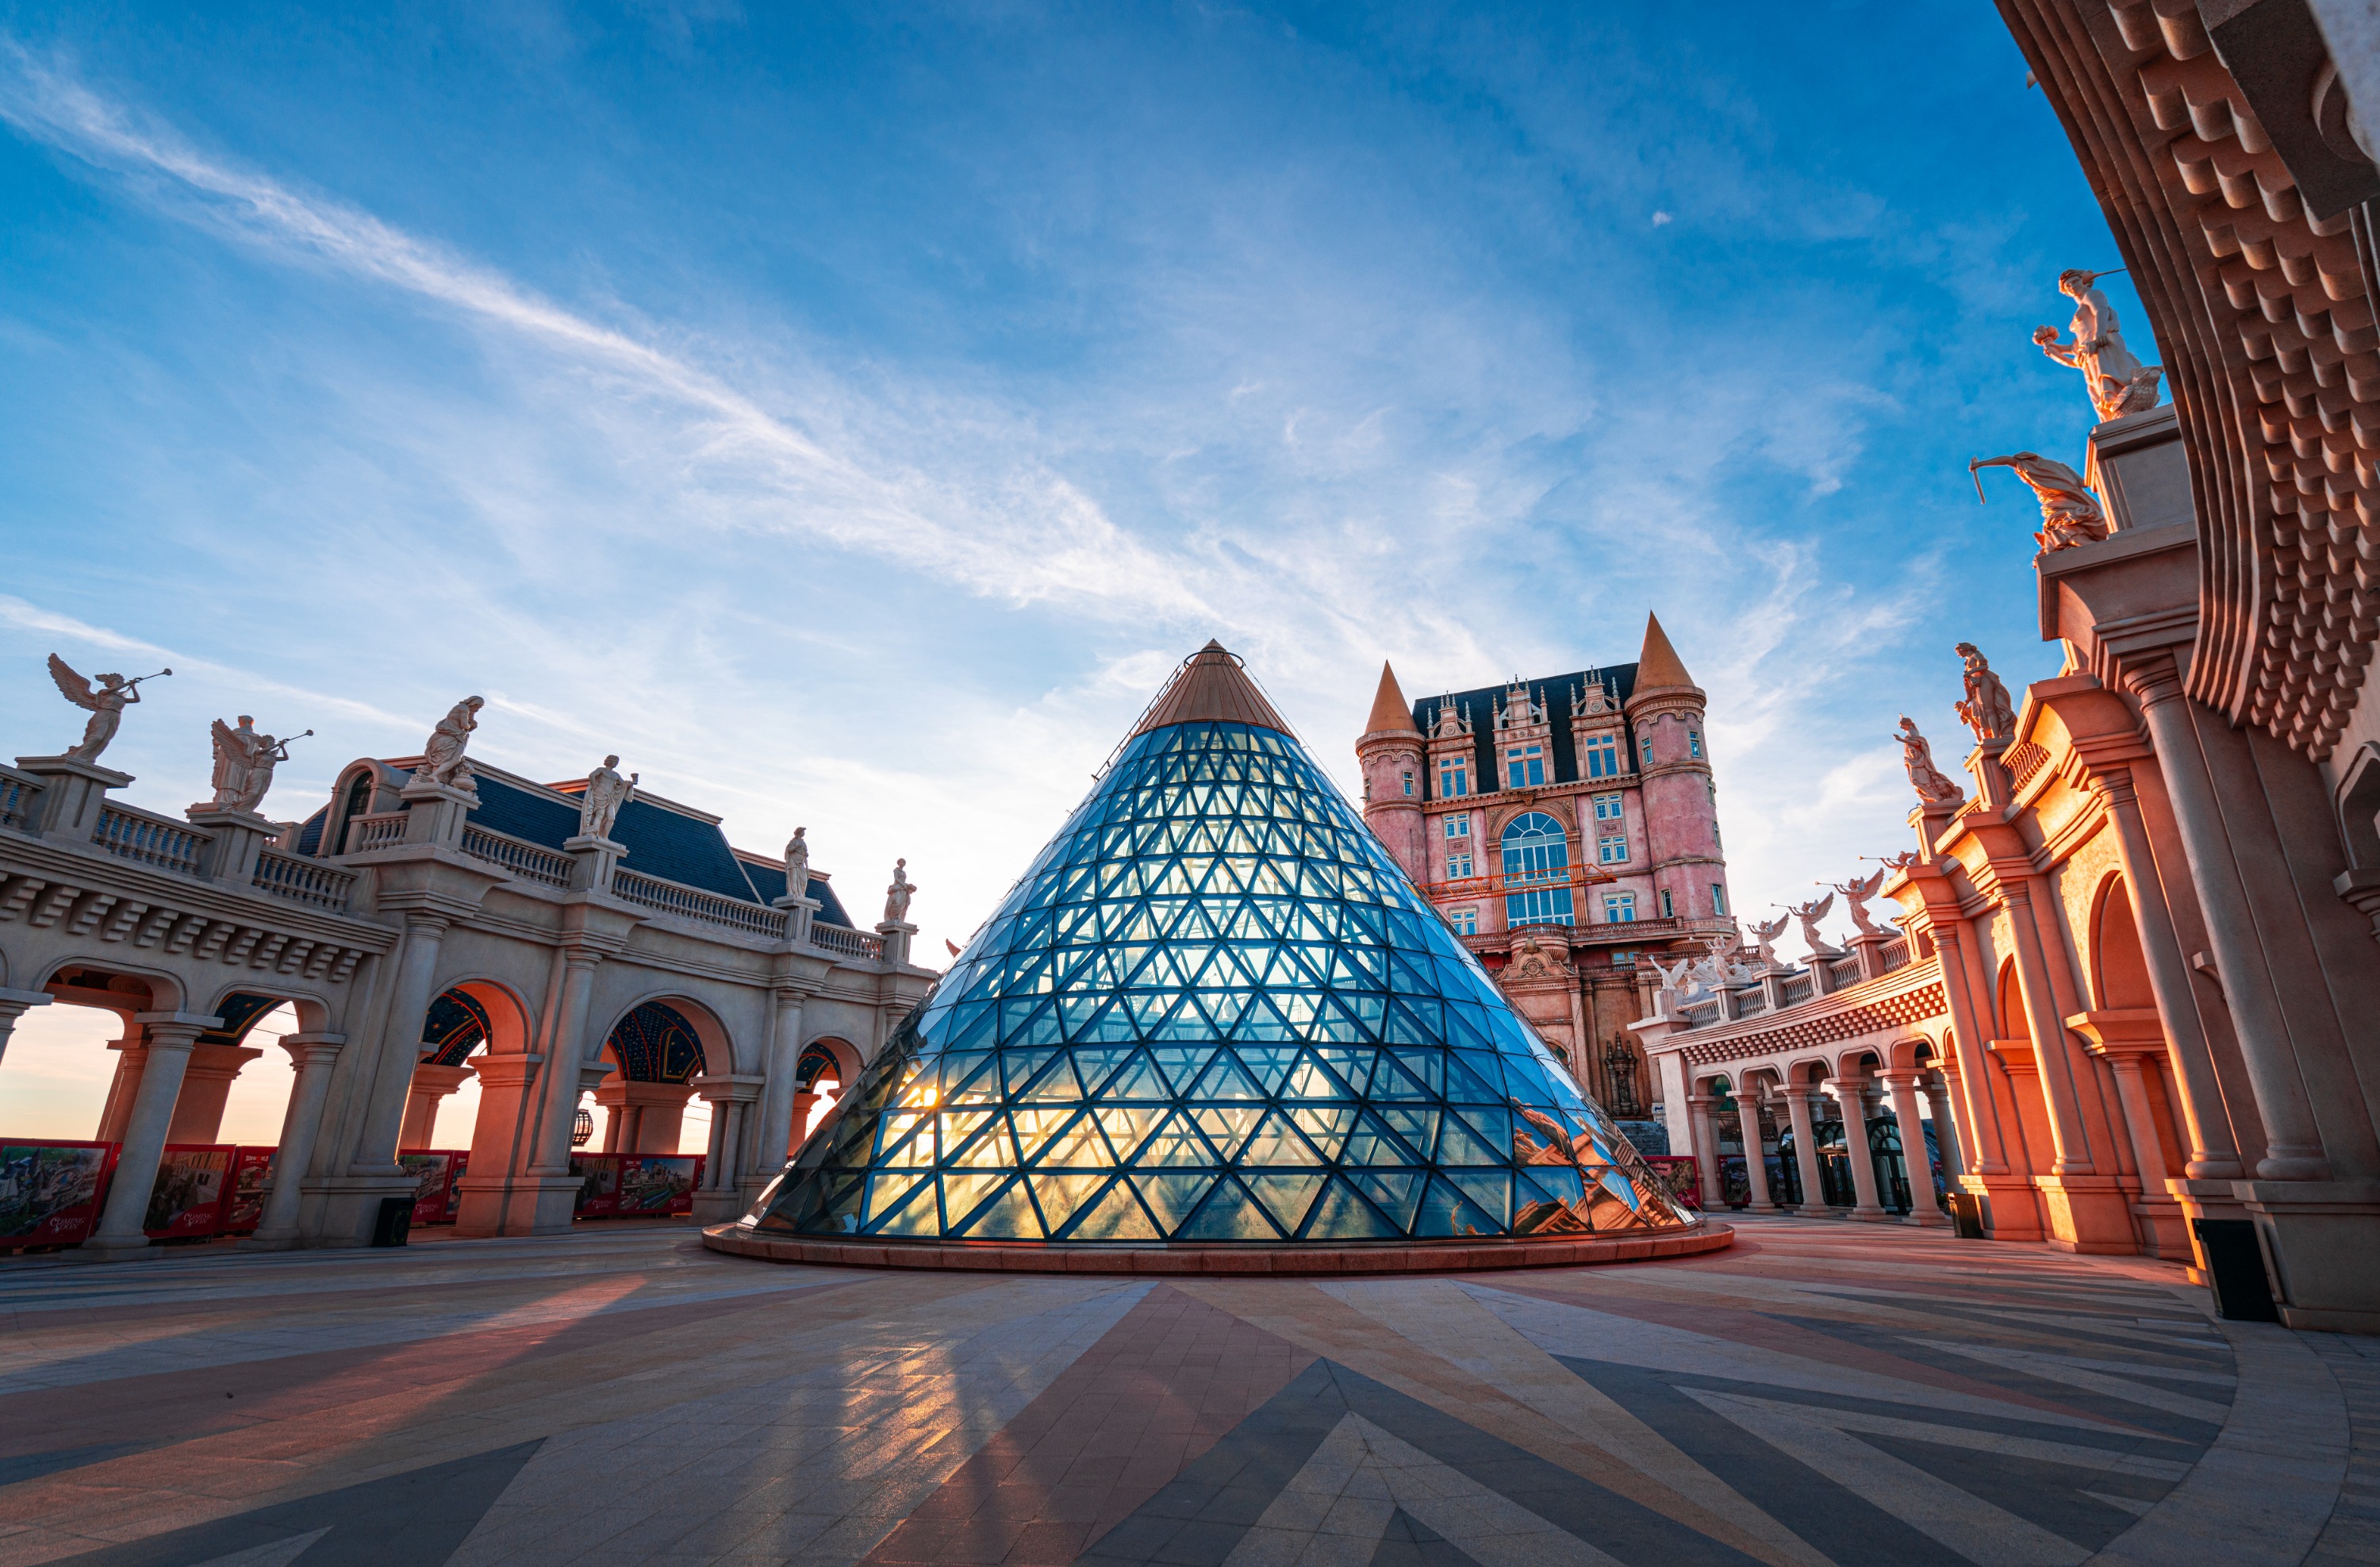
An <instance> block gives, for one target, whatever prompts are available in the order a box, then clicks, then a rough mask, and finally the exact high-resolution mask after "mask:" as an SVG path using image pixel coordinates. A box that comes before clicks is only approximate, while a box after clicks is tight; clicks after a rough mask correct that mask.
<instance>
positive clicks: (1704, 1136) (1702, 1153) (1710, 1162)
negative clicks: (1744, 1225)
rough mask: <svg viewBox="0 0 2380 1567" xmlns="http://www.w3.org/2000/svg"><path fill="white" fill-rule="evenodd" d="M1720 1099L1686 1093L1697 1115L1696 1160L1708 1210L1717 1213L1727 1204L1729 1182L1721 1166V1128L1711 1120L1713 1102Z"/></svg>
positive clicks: (1704, 1208) (1687, 1099)
mask: <svg viewBox="0 0 2380 1567" xmlns="http://www.w3.org/2000/svg"><path fill="white" fill-rule="evenodd" d="M1717 1103H1718V1100H1717V1099H1714V1098H1712V1097H1711V1096H1710V1095H1708V1094H1689V1095H1687V1096H1686V1107H1687V1109H1688V1110H1689V1111H1692V1112H1693V1115H1694V1160H1695V1163H1696V1166H1697V1168H1698V1170H1699V1172H1700V1173H1701V1177H1702V1187H1703V1211H1704V1212H1705V1213H1716V1212H1718V1210H1719V1209H1722V1208H1725V1207H1726V1206H1727V1183H1726V1182H1725V1181H1724V1180H1722V1179H1721V1178H1720V1175H1719V1169H1718V1128H1717V1127H1715V1126H1713V1125H1712V1124H1711V1106H1712V1105H1714V1104H1717Z"/></svg>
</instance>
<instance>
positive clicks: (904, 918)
mask: <svg viewBox="0 0 2380 1567" xmlns="http://www.w3.org/2000/svg"><path fill="white" fill-rule="evenodd" d="M916 891H917V883H916V882H914V881H910V880H909V862H908V861H907V860H905V859H896V860H894V861H893V862H892V885H891V886H890V887H887V888H885V889H884V921H885V923H886V924H888V925H906V924H908V923H909V894H910V893H914V892H916Z"/></svg>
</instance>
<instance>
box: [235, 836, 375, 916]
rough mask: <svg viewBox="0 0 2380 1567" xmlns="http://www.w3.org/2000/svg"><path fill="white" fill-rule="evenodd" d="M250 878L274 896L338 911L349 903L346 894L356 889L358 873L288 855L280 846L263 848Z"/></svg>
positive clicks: (258, 886) (314, 860) (261, 889)
mask: <svg viewBox="0 0 2380 1567" xmlns="http://www.w3.org/2000/svg"><path fill="white" fill-rule="evenodd" d="M251 881H253V882H254V883H255V885H256V886H257V888H258V889H259V890H260V891H262V892H267V893H272V894H273V896H275V897H278V898H288V899H291V900H293V901H294V902H297V903H301V904H311V905H314V906H315V907H316V908H322V909H328V910H330V911H331V912H333V913H334V914H335V913H338V912H340V911H342V910H344V909H346V906H347V896H348V894H349V893H351V892H353V891H354V889H355V884H356V872H354V871H352V870H343V869H340V868H339V867H337V866H335V865H325V864H323V863H322V861H321V860H316V859H307V858H305V857H304V856H299V855H285V854H283V853H282V852H281V851H280V850H278V849H263V850H261V851H259V852H258V854H257V856H256V874H255V876H254V877H252V878H251Z"/></svg>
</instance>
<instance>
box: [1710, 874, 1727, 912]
mask: <svg viewBox="0 0 2380 1567" xmlns="http://www.w3.org/2000/svg"><path fill="white" fill-rule="evenodd" d="M1711 913H1713V914H1714V915H1717V916H1718V917H1719V918H1721V919H1725V918H1726V917H1727V889H1726V887H1724V886H1722V885H1721V884H1719V883H1718V882H1717V881H1714V882H1712V883H1711Z"/></svg>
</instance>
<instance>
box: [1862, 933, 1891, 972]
mask: <svg viewBox="0 0 2380 1567" xmlns="http://www.w3.org/2000/svg"><path fill="white" fill-rule="evenodd" d="M1891 940H1892V938H1891V937H1890V936H1888V935H1886V934H1885V933H1884V932H1883V931H1881V930H1879V931H1877V932H1876V934H1875V935H1873V936H1853V937H1852V956H1853V957H1855V958H1857V959H1859V975H1860V978H1861V979H1862V980H1863V981H1865V980H1869V979H1881V978H1884V974H1885V968H1884V949H1885V947H1886V945H1887V944H1888V942H1890V941H1891Z"/></svg>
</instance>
